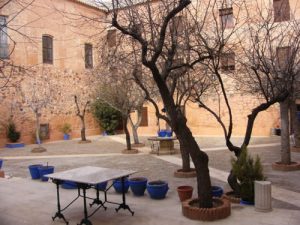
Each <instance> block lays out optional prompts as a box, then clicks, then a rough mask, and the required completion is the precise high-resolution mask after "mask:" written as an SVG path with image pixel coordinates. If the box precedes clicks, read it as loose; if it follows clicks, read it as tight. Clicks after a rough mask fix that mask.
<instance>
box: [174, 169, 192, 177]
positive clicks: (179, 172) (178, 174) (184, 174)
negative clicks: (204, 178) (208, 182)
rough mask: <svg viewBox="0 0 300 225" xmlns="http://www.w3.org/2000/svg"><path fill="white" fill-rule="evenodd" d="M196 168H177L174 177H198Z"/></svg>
mask: <svg viewBox="0 0 300 225" xmlns="http://www.w3.org/2000/svg"><path fill="white" fill-rule="evenodd" d="M196 176H197V174H196V170H195V169H194V168H191V170H190V171H189V172H183V171H182V169H179V170H176V171H175V172H174V177H177V178H190V177H196Z"/></svg>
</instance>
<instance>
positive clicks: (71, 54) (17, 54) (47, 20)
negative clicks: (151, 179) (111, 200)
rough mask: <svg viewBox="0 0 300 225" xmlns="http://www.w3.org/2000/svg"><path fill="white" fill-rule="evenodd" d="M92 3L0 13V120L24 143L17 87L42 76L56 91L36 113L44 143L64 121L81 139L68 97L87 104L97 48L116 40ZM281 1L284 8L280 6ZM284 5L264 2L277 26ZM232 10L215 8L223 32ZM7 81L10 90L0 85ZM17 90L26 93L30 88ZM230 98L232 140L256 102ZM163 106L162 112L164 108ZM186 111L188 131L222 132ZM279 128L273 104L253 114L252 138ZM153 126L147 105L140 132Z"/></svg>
mask: <svg viewBox="0 0 300 225" xmlns="http://www.w3.org/2000/svg"><path fill="white" fill-rule="evenodd" d="M290 1H291V0H290ZM91 2H93V1H83V0H35V1H29V0H22V1H20V0H12V1H10V2H9V4H8V5H6V6H5V7H1V8H0V26H1V34H0V35H1V37H0V58H1V62H0V63H1V72H2V74H3V77H4V78H5V79H1V84H0V85H1V86H0V88H1V97H0V104H1V109H0V114H1V123H2V124H5V123H6V122H7V121H8V119H9V117H10V116H11V115H14V118H13V119H14V120H15V122H16V124H17V128H18V130H20V131H21V132H22V137H21V140H22V141H23V142H26V143H31V142H32V139H33V137H32V136H33V133H34V131H35V128H34V115H33V113H32V111H31V110H30V109H29V107H28V106H26V104H25V102H24V100H22V98H21V97H22V96H21V93H20V88H19V86H22V85H21V84H22V82H25V81H26V80H29V79H32V77H35V75H34V74H35V73H39V74H44V76H45V77H47V79H49V80H52V81H54V82H52V83H55V84H54V85H55V87H56V90H57V91H55V92H52V94H51V96H50V97H51V99H53V100H54V101H52V102H51V104H50V103H49V105H48V106H47V107H45V108H44V109H42V112H41V126H42V127H43V128H42V129H44V130H45V132H47V134H48V138H49V140H59V139H62V133H61V132H60V131H59V127H60V126H61V125H62V124H63V123H65V122H69V123H70V124H71V125H72V137H79V135H80V121H79V119H78V118H77V117H76V116H75V111H76V109H75V108H74V107H75V105H74V98H73V97H74V95H77V96H79V98H80V99H81V100H82V103H83V104H84V103H85V102H86V101H87V100H89V99H91V95H92V92H91V91H92V88H90V84H91V83H94V80H93V79H95V78H94V77H93V68H94V67H95V65H97V63H98V60H99V55H98V53H99V52H101V51H98V49H96V46H99V42H104V41H105V40H106V38H107V37H109V38H110V39H111V40H110V42H109V43H108V44H112V45H113V42H114V41H113V40H114V38H115V37H114V35H116V34H115V32H114V31H113V30H110V29H108V30H107V29H106V26H107V24H106V23H105V19H106V17H107V15H108V12H106V11H105V10H104V9H102V8H99V7H97V6H95V5H94V4H92V3H91ZM226 2H231V1H226ZM292 2H294V1H292ZM1 4H2V3H1ZM282 4H283V5H284V6H285V7H283V8H282V7H281V8H280V7H279V6H282ZM290 5H291V7H292V6H293V5H294V4H289V1H288V0H274V1H273V3H272V1H271V2H270V7H273V8H274V11H275V12H276V13H275V17H276V18H275V20H277V22H280V21H285V20H289V19H290ZM279 9H280V10H279ZM282 9H284V10H282ZM235 10H236V9H235V8H234V5H231V4H230V5H229V6H228V7H227V6H226V7H225V8H222V9H220V12H219V13H220V20H226V26H227V28H228V29H230V27H231V26H232V25H233V23H234V16H233V15H234V13H235ZM92 18H94V19H92ZM103 31H106V32H103ZM223 63H224V64H226V65H224V66H225V67H226V68H227V69H229V70H231V69H233V70H234V63H235V60H234V58H233V59H232V58H230V57H229V58H228V59H227V60H225V61H224V62H223ZM12 64H13V66H12ZM9 68H13V69H11V70H9ZM9 71H14V73H11V72H9ZM10 74H13V75H10ZM10 76H12V77H14V79H13V81H12V80H11V79H8V77H10ZM7 80H9V81H10V86H12V87H6V86H5V84H6V81H7ZM2 83H3V84H2ZM23 92H25V93H29V92H30V90H28V91H26V90H25V91H24V90H23ZM23 95H24V94H23ZM210 101H211V102H212V104H218V102H217V101H216V99H211V100H210ZM230 101H231V102H232V103H233V104H232V105H235V107H233V114H235V115H236V117H235V123H234V135H244V132H245V126H246V118H247V115H248V114H249V112H250V110H251V109H252V108H253V107H252V106H255V104H256V103H257V101H258V100H257V99H255V98H254V97H253V96H250V95H246V96H241V95H236V94H235V93H234V92H233V93H231V94H230ZM298 103H299V104H300V102H298ZM222 104H224V103H222V102H221V103H220V105H218V107H219V108H220V109H221V110H220V114H222V113H223V114H224V115H225V112H223V111H222V108H223V106H222ZM161 107H162V108H163V106H162V105H161ZM299 110H300V109H299ZM185 113H186V116H187V119H188V124H189V127H190V128H191V130H192V132H193V134H195V135H222V134H223V133H222V129H221V128H220V126H219V125H218V124H217V122H216V121H215V119H214V118H213V117H212V116H211V115H210V114H209V113H208V112H206V111H204V110H203V109H199V107H198V105H196V104H192V103H188V104H187V106H186V108H185ZM199 115H201V116H199ZM163 126H164V124H161V127H163ZM278 126H279V113H278V106H277V105H275V106H272V107H271V108H269V109H268V110H267V111H265V112H263V113H261V114H260V115H259V116H258V118H257V121H256V125H255V127H254V130H253V135H255V136H268V135H270V134H271V129H272V128H275V127H278ZM157 129H158V126H157V119H156V117H155V112H154V108H153V107H152V106H151V105H150V104H148V105H145V107H144V108H143V119H142V123H141V127H140V128H139V133H140V134H147V135H154V134H155V133H156V132H157ZM99 133H100V128H99V127H98V125H97V123H96V121H95V120H94V118H93V117H92V115H91V114H88V116H87V134H88V135H93V134H99ZM6 142H7V140H6V135H5V130H4V129H2V130H0V145H1V146H2V145H3V144H5V143H6Z"/></svg>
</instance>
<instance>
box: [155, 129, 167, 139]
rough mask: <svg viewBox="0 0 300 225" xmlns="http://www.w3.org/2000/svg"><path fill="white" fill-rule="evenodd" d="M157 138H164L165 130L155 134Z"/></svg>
mask: <svg viewBox="0 0 300 225" xmlns="http://www.w3.org/2000/svg"><path fill="white" fill-rule="evenodd" d="M157 134H158V137H165V136H166V135H167V132H166V130H160V131H158V132H157Z"/></svg>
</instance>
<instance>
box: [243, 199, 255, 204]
mask: <svg viewBox="0 0 300 225" xmlns="http://www.w3.org/2000/svg"><path fill="white" fill-rule="evenodd" d="M240 204H241V205H254V202H250V201H246V200H242V199H241V201H240Z"/></svg>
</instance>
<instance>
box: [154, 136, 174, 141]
mask: <svg viewBox="0 0 300 225" xmlns="http://www.w3.org/2000/svg"><path fill="white" fill-rule="evenodd" d="M176 139H177V138H176V137H156V136H155V137H149V138H148V140H149V141H174V140H176Z"/></svg>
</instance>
